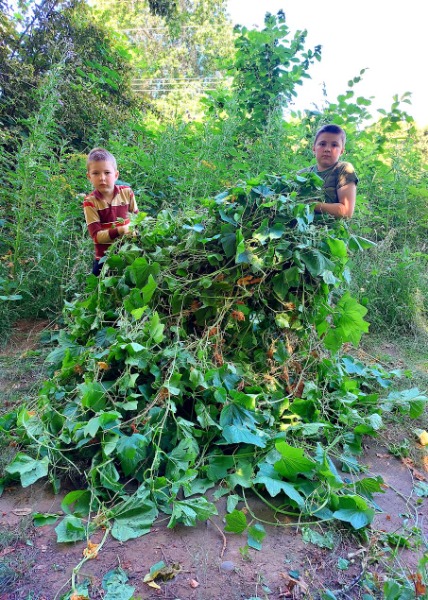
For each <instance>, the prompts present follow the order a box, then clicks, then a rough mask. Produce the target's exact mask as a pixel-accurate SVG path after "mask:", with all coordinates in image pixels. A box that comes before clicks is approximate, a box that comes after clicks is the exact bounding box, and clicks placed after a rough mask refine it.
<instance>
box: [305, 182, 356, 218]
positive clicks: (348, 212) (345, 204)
mask: <svg viewBox="0 0 428 600" xmlns="http://www.w3.org/2000/svg"><path fill="white" fill-rule="evenodd" d="M337 197H338V198H339V202H338V203H336V204H329V203H327V202H319V203H318V204H316V205H315V212H320V213H324V214H327V215H331V216H332V217H335V218H336V219H341V218H344V219H350V218H351V217H352V215H353V214H354V209H355V201H356V199H357V186H356V185H355V183H353V182H352V183H347V184H346V185H344V186H342V187H341V188H339V189H338V190H337Z"/></svg>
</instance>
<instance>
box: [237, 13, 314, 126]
mask: <svg viewBox="0 0 428 600" xmlns="http://www.w3.org/2000/svg"><path fill="white" fill-rule="evenodd" d="M236 31H237V33H238V34H239V35H238V37H237V39H236V41H235V47H236V58H235V62H234V65H233V91H234V95H235V98H236V101H237V104H238V109H239V114H240V116H241V118H242V119H243V120H244V122H245V120H246V121H247V123H246V126H245V127H246V129H247V131H249V132H252V133H255V132H256V131H260V130H261V129H263V126H264V124H265V123H266V122H267V121H268V118H269V116H270V115H271V114H272V113H273V112H275V111H282V109H283V107H284V106H286V105H287V103H288V102H289V101H290V99H291V98H292V97H293V96H297V92H296V86H297V85H301V84H302V80H303V79H304V78H308V77H309V74H308V73H307V71H308V69H309V66H310V64H311V63H312V62H313V61H314V60H320V59H321V48H320V46H316V47H315V49H314V50H313V51H312V50H308V51H305V50H304V45H305V41H306V35H307V32H306V31H297V32H296V33H295V34H294V36H293V37H292V39H291V40H288V39H287V38H288V36H289V35H290V30H289V28H288V27H287V25H286V20H285V14H284V12H283V11H279V12H278V14H277V15H276V16H274V15H271V14H270V13H267V14H266V17H265V27H264V29H263V30H262V31H257V30H248V29H247V28H246V27H240V26H238V27H237V29H236Z"/></svg>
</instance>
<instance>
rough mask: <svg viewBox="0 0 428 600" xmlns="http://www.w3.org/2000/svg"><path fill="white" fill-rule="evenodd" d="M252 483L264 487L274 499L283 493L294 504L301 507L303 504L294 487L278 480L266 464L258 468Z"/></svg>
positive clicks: (276, 475)
mask: <svg viewBox="0 0 428 600" xmlns="http://www.w3.org/2000/svg"><path fill="white" fill-rule="evenodd" d="M253 482H254V483H259V484H261V485H264V486H265V487H266V490H267V491H268V493H269V494H270V496H272V498H274V497H275V496H277V495H278V494H279V493H280V492H283V493H284V494H285V495H286V496H288V497H289V498H290V499H291V500H294V502H296V504H297V505H298V506H300V507H303V506H304V504H305V502H304V499H303V498H302V496H301V495H300V494H299V492H298V491H297V490H296V489H295V487H294V486H293V485H292V484H290V483H287V482H286V481H283V480H282V479H280V477H279V475H278V472H277V470H275V469H274V467H273V466H272V465H270V464H268V463H262V464H261V465H260V467H259V472H258V473H257V476H256V477H255V478H254V480H253Z"/></svg>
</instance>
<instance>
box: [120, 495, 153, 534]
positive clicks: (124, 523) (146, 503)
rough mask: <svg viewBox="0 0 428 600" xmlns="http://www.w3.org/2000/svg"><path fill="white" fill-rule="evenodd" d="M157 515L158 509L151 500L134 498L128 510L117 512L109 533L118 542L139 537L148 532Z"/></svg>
mask: <svg viewBox="0 0 428 600" xmlns="http://www.w3.org/2000/svg"><path fill="white" fill-rule="evenodd" d="M157 516H158V510H157V508H156V506H155V504H154V503H153V502H152V501H151V500H148V499H147V498H141V499H135V501H133V502H132V504H131V505H130V508H129V509H128V510H123V511H122V512H120V513H119V514H117V516H116V518H115V520H114V523H113V527H112V529H111V534H112V536H113V537H114V538H115V539H116V540H119V541H120V542H126V541H128V540H133V539H135V538H138V537H141V536H142V535H145V534H146V533H149V532H150V529H151V527H152V525H153V523H154V521H155V519H156V517H157Z"/></svg>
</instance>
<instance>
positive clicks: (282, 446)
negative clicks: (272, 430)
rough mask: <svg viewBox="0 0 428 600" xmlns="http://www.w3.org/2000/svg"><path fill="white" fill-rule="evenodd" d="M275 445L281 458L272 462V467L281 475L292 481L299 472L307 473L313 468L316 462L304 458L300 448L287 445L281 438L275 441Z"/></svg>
mask: <svg viewBox="0 0 428 600" xmlns="http://www.w3.org/2000/svg"><path fill="white" fill-rule="evenodd" d="M275 446H276V449H277V450H278V452H279V453H280V454H281V456H282V458H281V460H278V461H277V462H276V463H275V464H274V469H275V471H278V473H281V475H283V477H286V478H287V479H291V480H292V481H293V480H295V479H296V478H297V475H299V474H300V473H308V474H309V473H312V471H313V470H314V469H315V467H316V463H315V462H314V461H312V460H310V459H309V458H306V456H305V455H304V451H303V449H302V448H294V447H293V446H289V445H288V444H287V443H286V442H284V441H283V440H280V441H278V442H276V444H275Z"/></svg>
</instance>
